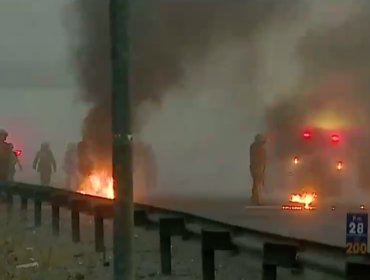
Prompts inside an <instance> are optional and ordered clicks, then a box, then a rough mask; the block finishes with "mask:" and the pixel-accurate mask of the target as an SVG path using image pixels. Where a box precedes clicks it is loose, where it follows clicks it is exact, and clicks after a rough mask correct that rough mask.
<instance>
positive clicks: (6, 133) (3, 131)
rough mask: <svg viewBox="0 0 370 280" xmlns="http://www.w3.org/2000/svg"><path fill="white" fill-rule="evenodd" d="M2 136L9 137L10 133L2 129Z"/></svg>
mask: <svg viewBox="0 0 370 280" xmlns="http://www.w3.org/2000/svg"><path fill="white" fill-rule="evenodd" d="M0 135H5V136H8V132H7V131H6V130H5V129H0Z"/></svg>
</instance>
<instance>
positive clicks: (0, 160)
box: [0, 129, 12, 182]
mask: <svg viewBox="0 0 370 280" xmlns="http://www.w3.org/2000/svg"><path fill="white" fill-rule="evenodd" d="M7 138H8V132H6V130H4V129H0V182H6V181H8V179H9V169H10V164H11V159H12V148H11V145H10V144H9V143H7V142H6V139H7Z"/></svg>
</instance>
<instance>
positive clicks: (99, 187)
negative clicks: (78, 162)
mask: <svg viewBox="0 0 370 280" xmlns="http://www.w3.org/2000/svg"><path fill="white" fill-rule="evenodd" d="M78 192H79V193H82V194H88V195H95V196H101V197H105V198H109V199H114V190H113V178H112V176H110V175H108V173H107V172H104V171H100V172H93V173H92V174H90V175H89V176H88V177H87V178H86V179H85V180H84V181H83V182H82V184H81V185H80V186H79V189H78Z"/></svg>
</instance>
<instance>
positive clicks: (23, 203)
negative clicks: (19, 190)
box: [21, 196, 28, 211]
mask: <svg viewBox="0 0 370 280" xmlns="http://www.w3.org/2000/svg"><path fill="white" fill-rule="evenodd" d="M27 206H28V199H27V198H26V197H24V196H21V210H22V211H26V210H27Z"/></svg>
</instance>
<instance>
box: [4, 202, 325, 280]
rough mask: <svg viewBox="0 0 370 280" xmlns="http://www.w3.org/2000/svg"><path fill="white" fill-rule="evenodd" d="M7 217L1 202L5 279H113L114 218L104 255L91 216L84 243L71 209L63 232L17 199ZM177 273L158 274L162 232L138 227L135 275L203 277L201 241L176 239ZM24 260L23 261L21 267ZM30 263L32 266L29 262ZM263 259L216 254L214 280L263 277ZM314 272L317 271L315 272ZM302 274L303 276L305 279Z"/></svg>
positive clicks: (282, 274) (170, 279)
mask: <svg viewBox="0 0 370 280" xmlns="http://www.w3.org/2000/svg"><path fill="white" fill-rule="evenodd" d="M15 207H16V209H15V211H14V213H13V215H12V217H11V218H10V219H9V218H8V216H7V214H6V208H5V206H4V205H0V211H1V213H2V214H0V244H1V246H0V251H1V252H0V275H1V276H2V277H1V279H4V280H5V279H22V280H46V279H47V280H50V279H53V280H72V279H73V280H83V279H87V280H102V279H112V262H111V260H112V246H113V244H112V242H111V240H112V222H111V221H106V222H105V243H106V248H107V252H106V256H105V259H104V257H103V256H102V254H97V253H95V252H94V225H93V218H92V217H88V216H81V239H82V242H81V243H80V244H74V243H73V242H72V237H71V230H70V212H68V211H63V210H62V211H61V228H60V236H59V237H54V236H53V235H52V230H51V210H50V208H49V207H47V206H45V207H43V224H42V226H41V227H40V228H37V229H36V228H34V226H33V223H34V221H33V208H32V207H29V210H28V211H27V213H26V214H25V215H21V211H20V210H19V208H20V207H19V204H16V206H15ZM172 245H173V246H172V255H173V263H172V267H173V275H171V276H164V275H161V274H160V255H159V236H158V231H156V230H150V231H148V230H145V229H143V228H135V230H134V248H135V266H136V279H144V280H145V279H152V280H160V279H161V280H166V279H167V280H174V279H182V280H190V279H191V280H195V279H202V274H201V260H200V243H199V242H198V241H196V240H193V241H182V240H181V239H180V238H174V239H173V242H172ZM22 265H23V266H22ZM27 265H28V266H29V267H27ZM260 268H261V260H259V259H255V258H254V257H253V256H248V255H244V254H241V255H237V256H234V255H231V254H230V253H217V254H216V279H219V280H228V279H230V280H231V279H233V280H249V279H253V280H256V279H261V269H260ZM312 273H313V274H312ZM302 277H303V278H302ZM278 279H285V280H288V279H291V280H293V279H294V280H299V279H320V280H324V279H325V280H329V279H330V277H328V276H325V275H317V274H316V273H314V272H307V273H305V274H304V275H301V276H297V275H292V274H291V272H290V271H287V270H283V271H279V278H278Z"/></svg>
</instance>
